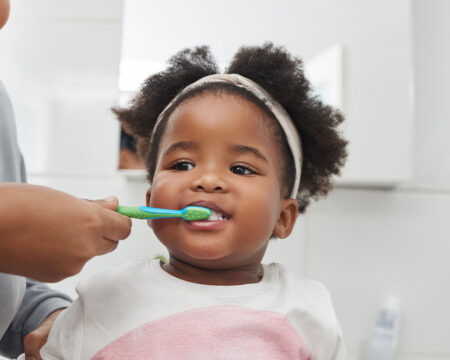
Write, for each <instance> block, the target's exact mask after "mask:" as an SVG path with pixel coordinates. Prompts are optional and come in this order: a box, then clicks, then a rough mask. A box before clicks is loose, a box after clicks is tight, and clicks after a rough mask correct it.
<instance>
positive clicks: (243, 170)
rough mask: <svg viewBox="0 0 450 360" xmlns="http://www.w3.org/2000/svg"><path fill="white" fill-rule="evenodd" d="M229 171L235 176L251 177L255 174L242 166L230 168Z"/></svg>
mask: <svg viewBox="0 0 450 360" xmlns="http://www.w3.org/2000/svg"><path fill="white" fill-rule="evenodd" d="M230 170H231V172H233V173H234V174H236V175H252V174H255V172H254V171H253V170H251V169H249V168H248V167H246V166H243V165H235V166H232V167H231V168H230Z"/></svg>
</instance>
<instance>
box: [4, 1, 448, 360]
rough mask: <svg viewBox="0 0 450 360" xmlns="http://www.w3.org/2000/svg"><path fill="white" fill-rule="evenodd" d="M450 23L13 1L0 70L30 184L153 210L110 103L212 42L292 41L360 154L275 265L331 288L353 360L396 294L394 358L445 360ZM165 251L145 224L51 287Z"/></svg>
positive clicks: (275, 251) (234, 6)
mask: <svg viewBox="0 0 450 360" xmlns="http://www.w3.org/2000/svg"><path fill="white" fill-rule="evenodd" d="M449 20H450V1H448V0H433V1H430V0H396V1H392V0H378V1H373V0H372V1H368V0H363V1H361V0H359V1H358V0H339V1H335V0H316V1H307V0H295V1H294V0H279V1H273V0H258V1H256V0H244V1H243V0H226V1H225V0H217V1H214V2H211V1H208V0H190V1H182V0H168V1H164V2H162V1H155V0H151V1H150V0H78V1H69V0H33V1H26V0H14V1H12V4H11V17H10V21H9V23H8V24H7V26H6V27H5V28H4V29H3V30H2V31H1V32H0V49H1V50H0V78H1V79H2V81H3V82H4V84H5V87H6V89H7V90H8V92H9V94H10V97H11V100H12V102H13V106H14V109H15V114H16V120H17V126H18V132H19V134H18V136H19V143H20V146H21V148H22V150H23V153H24V156H25V161H26V164H27V168H28V181H29V182H30V183H34V184H42V185H47V186H51V187H54V188H57V189H60V190H64V191H66V192H69V193H71V194H74V195H77V196H80V197H84V198H92V199H96V198H102V197H105V196H108V195H111V194H114V195H116V196H118V197H119V199H120V201H121V203H122V204H125V205H143V204H144V202H145V192H146V190H147V187H148V184H147V183H146V181H145V172H144V170H141V169H139V167H140V164H139V161H138V159H137V161H135V160H136V159H131V160H130V159H129V158H122V157H121V155H120V151H119V149H120V147H122V149H123V148H124V147H126V146H127V145H126V144H128V142H127V140H124V139H123V135H122V138H121V132H120V128H119V125H118V123H117V121H116V120H115V119H114V117H113V116H112V113H111V111H110V110H109V109H110V108H111V107H112V106H115V105H117V104H119V103H120V104H125V103H127V101H128V100H129V98H130V96H132V95H133V94H134V93H135V91H136V90H137V89H138V88H139V84H140V83H141V82H142V81H143V80H144V79H145V78H146V77H147V76H149V75H150V74H152V73H154V72H157V71H160V70H162V69H164V66H165V61H166V60H167V59H168V58H169V57H170V56H172V55H173V54H175V53H176V52H177V51H178V50H180V49H182V48H184V47H187V46H195V45H201V44H207V45H210V46H211V49H212V51H213V53H214V54H215V56H216V59H217V61H218V63H219V64H220V65H221V66H222V67H225V66H226V65H227V63H228V61H229V60H230V59H231V57H232V56H233V54H234V52H235V51H236V50H237V49H238V48H239V46H241V45H259V44H262V43H263V42H265V41H273V42H275V43H276V44H278V45H283V46H286V47H287V49H288V50H289V51H290V52H291V53H293V54H294V55H296V56H299V57H302V58H303V59H304V61H305V69H306V72H307V74H308V77H309V78H310V79H311V81H312V83H313V85H314V89H315V91H316V93H317V94H318V96H321V97H322V99H323V101H325V102H328V103H329V104H332V105H334V106H337V107H339V108H340V109H341V110H342V111H343V113H344V114H345V116H346V123H345V124H344V125H343V126H342V129H341V130H342V131H343V133H344V134H345V137H346V138H347V139H348V140H349V142H350V145H349V158H348V161H347V164H346V166H345V169H344V170H343V172H342V176H341V177H339V178H337V179H336V188H335V190H334V191H333V192H332V193H331V194H330V195H329V196H328V198H326V199H323V200H320V201H319V202H318V203H315V204H313V205H312V206H311V207H310V209H309V210H308V211H307V213H306V214H305V215H304V216H301V217H299V219H298V222H297V225H296V228H295V231H294V233H293V234H292V235H291V236H290V237H289V238H288V239H286V240H279V241H274V242H272V243H271V244H270V246H269V249H268V252H267V255H266V258H265V261H266V262H270V261H279V262H282V263H284V264H286V266H287V267H288V268H289V269H290V270H291V271H292V272H294V273H295V274H296V275H297V276H299V277H309V278H312V279H316V280H319V281H321V282H323V283H324V284H325V285H326V286H327V287H328V289H329V290H330V292H331V294H332V297H333V300H334V304H335V308H336V312H337V315H338V318H339V319H340V322H341V325H342V328H343V333H344V338H345V342H346V345H347V348H348V359H350V360H356V359H360V358H361V353H362V351H363V349H364V348H365V346H366V345H365V344H366V343H367V341H368V340H369V339H370V337H371V336H372V329H373V327H374V324H375V322H376V320H377V316H378V312H379V310H380V307H382V305H383V304H384V302H385V301H386V300H387V299H388V298H390V297H395V298H396V299H397V300H398V304H399V308H400V313H401V324H400V331H399V337H398V350H399V351H398V355H397V358H398V359H401V360H443V359H447V360H448V359H450V308H449V304H450V286H449V283H450V261H449V258H450V230H449V227H448V223H449V221H450V160H449V156H448V154H449V153H450V142H449V141H448V139H449V135H450V101H449V97H450V21H449ZM119 163H120V164H121V167H122V168H123V169H122V170H119ZM130 164H131V165H130ZM130 167H131V168H132V169H129V168H130ZM125 168H126V169H125ZM159 254H163V255H164V254H166V252H165V249H164V248H163V247H162V246H161V245H160V244H159V243H158V241H157V239H156V238H155V237H154V235H153V234H152V232H151V231H150V229H149V228H148V227H147V225H146V223H145V222H143V221H138V220H135V221H134V222H133V232H132V234H131V236H130V238H129V239H128V240H126V241H124V242H122V243H121V244H120V246H119V248H118V250H117V251H115V252H114V253H113V254H109V255H106V256H103V257H99V258H96V259H94V260H93V261H91V262H89V263H88V264H87V265H86V266H85V268H84V269H83V271H82V272H81V273H80V274H79V275H77V276H74V277H72V278H69V279H66V280H64V281H61V282H59V283H56V284H52V285H51V286H53V287H55V288H58V289H60V290H62V291H65V292H66V293H68V294H70V295H71V296H73V297H75V296H76V293H75V286H76V283H77V282H78V281H79V280H80V279H81V278H85V277H87V276H90V275H92V274H93V273H96V272H98V271H101V270H105V269H108V268H111V267H115V266H118V265H120V264H121V263H123V262H125V261H127V260H129V259H133V258H138V257H143V256H156V255H159Z"/></svg>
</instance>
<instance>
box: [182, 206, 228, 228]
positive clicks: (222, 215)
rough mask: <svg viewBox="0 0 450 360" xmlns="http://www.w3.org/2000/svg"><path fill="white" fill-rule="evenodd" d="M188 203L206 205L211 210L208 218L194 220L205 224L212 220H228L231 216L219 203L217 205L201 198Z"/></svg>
mask: <svg viewBox="0 0 450 360" xmlns="http://www.w3.org/2000/svg"><path fill="white" fill-rule="evenodd" d="M189 205H191V206H202V207H206V208H208V209H210V210H211V215H209V218H207V219H205V220H199V221H196V223H198V222H203V223H205V225H206V223H212V222H217V223H218V222H223V221H226V220H229V219H230V218H231V215H230V214H228V213H227V212H225V211H224V210H223V209H222V208H221V207H220V206H219V205H217V204H216V203H214V202H212V201H203V200H202V201H195V202H193V203H191V204H189ZM211 225H212V224H211Z"/></svg>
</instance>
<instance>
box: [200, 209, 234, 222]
mask: <svg viewBox="0 0 450 360" xmlns="http://www.w3.org/2000/svg"><path fill="white" fill-rule="evenodd" d="M229 218H230V216H229V215H227V214H223V213H221V212H218V211H215V210H212V209H211V215H209V218H208V219H206V220H207V221H220V220H228V219H229Z"/></svg>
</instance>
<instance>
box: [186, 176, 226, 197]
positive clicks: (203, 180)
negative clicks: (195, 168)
mask: <svg viewBox="0 0 450 360" xmlns="http://www.w3.org/2000/svg"><path fill="white" fill-rule="evenodd" d="M192 188H193V190H194V191H204V192H219V193H220V192H225V191H227V186H226V184H225V182H224V181H223V180H222V179H221V178H220V177H219V176H218V175H216V174H203V175H201V176H199V177H198V178H197V179H195V180H194V181H193V182H192Z"/></svg>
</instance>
